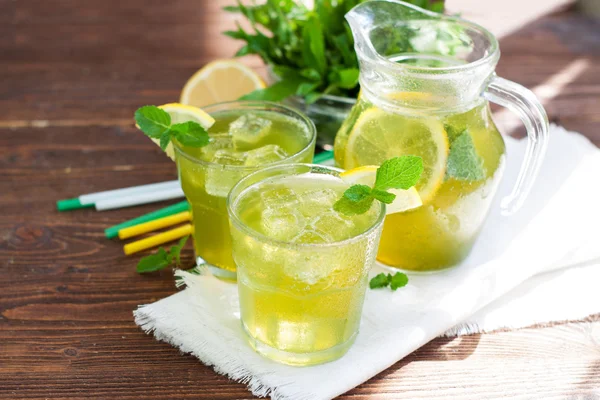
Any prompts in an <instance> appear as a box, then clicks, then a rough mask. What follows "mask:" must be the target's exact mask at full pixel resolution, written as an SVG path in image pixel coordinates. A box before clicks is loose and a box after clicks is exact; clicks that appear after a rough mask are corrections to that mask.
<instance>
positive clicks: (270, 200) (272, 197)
mask: <svg viewBox="0 0 600 400" xmlns="http://www.w3.org/2000/svg"><path fill="white" fill-rule="evenodd" d="M260 198H261V200H262V203H263V207H264V208H277V207H282V206H283V207H292V206H295V205H296V204H298V196H297V195H296V192H294V191H293V190H292V189H289V188H286V187H281V188H277V189H271V190H267V191H264V192H261V193H260Z"/></svg>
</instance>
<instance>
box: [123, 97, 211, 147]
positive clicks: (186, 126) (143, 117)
mask: <svg viewBox="0 0 600 400" xmlns="http://www.w3.org/2000/svg"><path fill="white" fill-rule="evenodd" d="M134 118H135V123H136V124H137V125H138V126H139V127H140V129H141V130H142V132H144V133H145V134H146V135H147V136H149V137H151V138H152V139H158V140H159V141H160V147H161V149H163V151H164V150H165V149H166V148H167V146H168V145H169V142H170V141H171V140H172V139H173V138H175V139H177V141H178V142H179V143H181V144H183V145H184V146H190V147H202V146H206V145H207V144H208V142H209V141H210V139H209V137H208V132H206V129H204V128H203V127H202V126H200V124H199V123H197V122H194V121H187V122H181V123H179V124H171V116H170V115H169V113H167V112H166V111H165V110H162V109H160V108H158V107H156V106H144V107H140V108H138V109H137V110H136V111H135V115H134Z"/></svg>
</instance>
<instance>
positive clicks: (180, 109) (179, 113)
mask: <svg viewBox="0 0 600 400" xmlns="http://www.w3.org/2000/svg"><path fill="white" fill-rule="evenodd" d="M158 108H161V109H163V110H165V111H166V112H167V113H168V114H169V115H170V116H171V124H178V123H180V122H187V121H194V122H197V123H198V124H200V126H202V127H203V128H204V129H208V128H210V127H211V126H212V125H213V124H214V123H215V120H214V118H213V117H211V116H210V115H208V114H207V113H206V112H204V111H202V110H201V109H199V108H198V107H192V106H188V105H185V104H179V103H169V104H164V105H162V106H158ZM151 140H152V141H153V142H154V143H156V144H157V145H158V146H160V141H159V140H158V139H151ZM165 154H166V155H167V156H169V158H170V159H171V160H173V161H175V151H174V150H173V143H169V145H168V146H167V148H166V149H165Z"/></svg>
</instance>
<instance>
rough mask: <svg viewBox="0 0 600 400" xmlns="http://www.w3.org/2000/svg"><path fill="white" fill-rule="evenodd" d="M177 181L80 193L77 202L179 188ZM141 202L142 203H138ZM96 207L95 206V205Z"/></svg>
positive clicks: (93, 202) (96, 200)
mask: <svg viewBox="0 0 600 400" xmlns="http://www.w3.org/2000/svg"><path fill="white" fill-rule="evenodd" d="M179 187H180V186H179V181H177V180H174V181H166V182H159V183H150V184H148V185H140V186H132V187H128V188H123V189H115V190H107V191H104V192H96V193H89V194H82V195H81V196H79V202H80V203H81V204H82V205H86V204H95V203H97V202H98V201H99V200H106V199H115V200H117V199H119V198H122V197H126V196H133V195H138V194H149V193H152V192H157V191H163V190H168V189H175V188H179ZM140 204H142V203H140ZM96 208H97V207H96Z"/></svg>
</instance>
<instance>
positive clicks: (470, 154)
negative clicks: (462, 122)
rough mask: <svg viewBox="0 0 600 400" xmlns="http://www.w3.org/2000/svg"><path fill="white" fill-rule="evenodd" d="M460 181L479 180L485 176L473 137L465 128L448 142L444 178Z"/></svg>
mask: <svg viewBox="0 0 600 400" xmlns="http://www.w3.org/2000/svg"><path fill="white" fill-rule="evenodd" d="M448 178H454V179H457V180H461V181H470V182H472V181H480V180H482V179H484V178H485V168H484V166H483V159H482V158H481V157H479V155H478V154H477V151H476V150H475V144H474V143H473V138H472V137H471V134H470V133H469V131H468V130H467V129H465V130H464V131H463V132H462V133H461V134H460V135H458V136H457V137H456V138H455V139H454V141H453V142H452V143H451V144H450V153H449V154H448V167H447V169H446V179H448Z"/></svg>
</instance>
